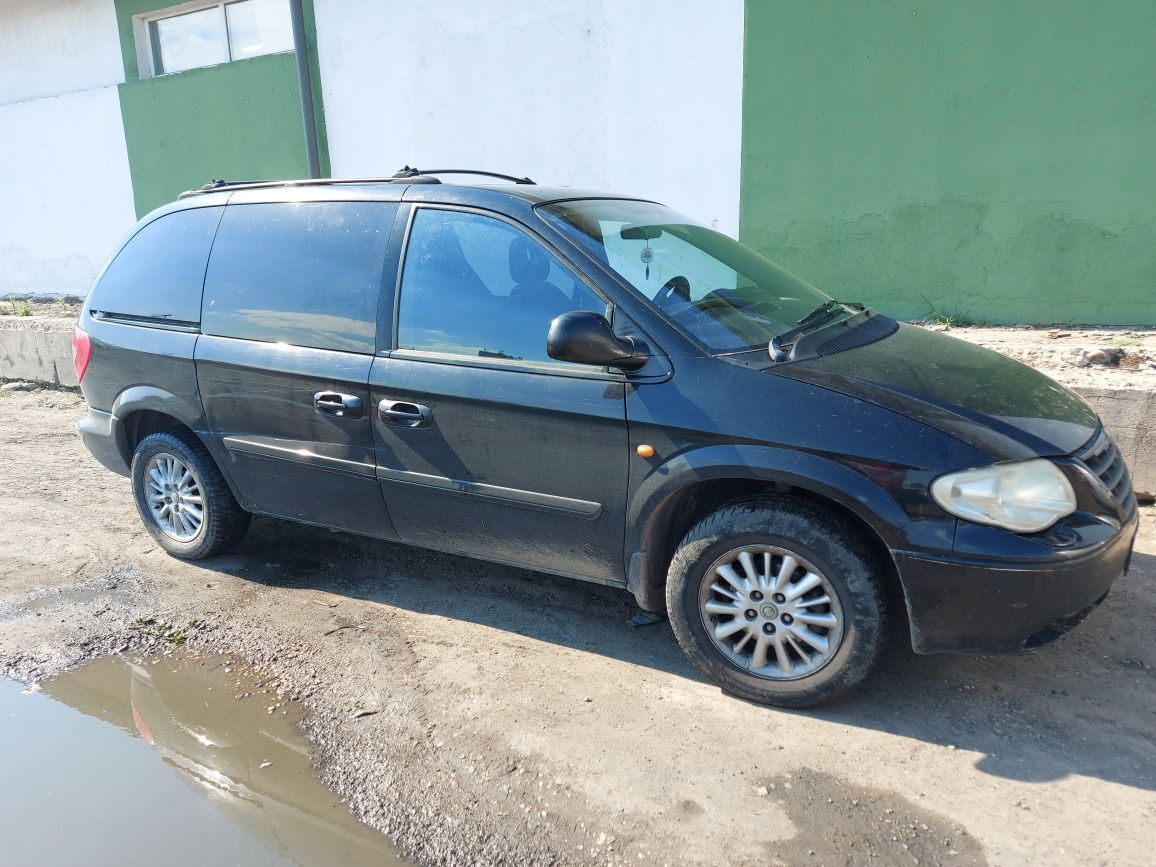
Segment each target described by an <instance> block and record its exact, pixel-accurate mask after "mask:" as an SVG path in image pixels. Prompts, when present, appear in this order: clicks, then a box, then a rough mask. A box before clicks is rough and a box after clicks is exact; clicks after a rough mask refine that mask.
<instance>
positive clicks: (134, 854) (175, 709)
mask: <svg viewBox="0 0 1156 867" xmlns="http://www.w3.org/2000/svg"><path fill="white" fill-rule="evenodd" d="M238 696H246V697H243V698H238ZM275 702H276V699H275V698H271V697H269V696H267V695H265V694H264V693H263V692H262V691H261V684H260V683H259V682H257V681H256V680H255V678H254V677H253V676H251V675H249V674H247V673H245V672H243V671H242V670H241V669H240V668H237V667H234V666H233V665H232V664H230V663H229V661H227V660H225V659H223V658H221V657H200V658H197V657H192V656H190V655H187V654H174V655H172V656H167V657H162V658H160V659H158V660H149V661H140V660H129V659H125V658H122V657H106V658H103V659H98V660H96V661H94V662H91V663H89V664H88V665H85V666H84V667H83V668H80V669H77V670H76V671H73V672H68V673H66V674H63V675H60V676H59V677H55V678H52V679H50V680H46V681H44V682H43V683H42V684H40V686H39V687H38V688H33V689H32V690H25V689H24V688H23V687H22V686H21V685H20V684H17V683H14V682H12V681H5V680H0V762H2V765H0V769H2V770H0V840H2V841H3V844H2V845H3V854H2V855H0V861H3V862H4V863H8V864H22V865H39V864H75V863H88V864H114V863H115V864H124V865H137V864H141V865H144V864H149V865H152V864H166V865H169V867H178V865H185V864H188V865H192V864H197V865H201V864H241V865H252V867H260V865H273V864H276V865H288V864H300V865H369V864H373V865H384V867H389V865H402V864H403V862H402V861H400V860H399V859H398V857H397V855H396V853H395V852H394V850H393V847H392V846H391V844H390V842H389V840H388V839H386V838H385V837H384V836H382V835H381V834H378V833H377V832H376V831H374V830H372V829H370V828H368V827H366V826H365V825H362V824H360V823H359V822H357V821H356V820H354V818H353V817H352V816H351V815H350V813H349V811H348V809H346V807H345V806H344V805H343V804H342V803H341V802H340V800H339V799H338V797H337V796H336V795H335V794H334V793H333V792H332V791H330V790H329V789H328V788H326V787H325V785H324V784H323V783H322V782H321V781H320V779H319V778H318V777H317V776H316V774H315V773H314V772H313V770H312V768H311V767H310V764H311V757H310V753H309V748H308V744H307V742H306V741H305V740H304V738H303V737H302V736H301V735H300V734H299V732H298V730H297V726H296V722H297V720H296V719H295V717H294V713H293V712H292V711H291V710H288V709H286V708H285V707H274V703H275ZM270 707H274V709H273V711H272V712H270V710H269V708H270Z"/></svg>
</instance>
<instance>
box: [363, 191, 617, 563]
mask: <svg viewBox="0 0 1156 867" xmlns="http://www.w3.org/2000/svg"><path fill="white" fill-rule="evenodd" d="M569 310H596V311H599V312H605V311H606V302H605V300H604V299H602V298H601V297H600V296H599V295H598V294H596V293H595V292H594V291H593V290H592V289H591V288H590V287H589V286H588V285H587V284H586V283H584V282H583V281H582V280H580V279H578V278H577V277H576V276H575V274H574V271H572V270H571V269H570V268H569V267H568V266H567V265H565V264H564V263H563V262H562V260H561V259H560V258H559V257H558V256H557V255H556V254H554V253H553V252H551V251H550V250H548V249H547V248H546V247H545V245H544V244H543V243H542V242H541V241H540V240H539V239H537V238H536V237H534V236H532V235H531V234H530V233H529V232H527V231H525V230H524V229H523V228H522V227H519V226H516V225H514V224H512V223H510V222H508V221H506V220H504V219H500V218H498V217H496V216H492V215H488V214H482V213H477V212H473V211H466V210H457V209H443V208H436V207H418V208H415V210H414V213H413V217H412V221H411V224H410V229H409V236H408V240H407V244H406V254H405V261H404V265H403V270H402V279H401V285H400V296H399V300H398V311H397V326H396V328H397V333H396V346H397V347H398V348H397V349H396V350H394V351H393V352H391V353H390V354H389V356H388V357H378V358H377V359H375V361H374V363H373V368H372V371H371V373H370V380H369V390H370V400H371V403H372V406H373V411H374V413H373V425H374V434H375V441H376V447H377V464H378V466H377V472H378V476H379V479H380V482H381V486H382V490H383V492H384V494H385V500H386V503H387V505H388V509H389V513H390V517H391V518H392V520H393V524H394V527H395V528H396V530H397V533H398V536H399V537H400V538H401V539H403V540H405V541H408V542H413V543H416V544H420V545H425V546H429V547H434V548H439V549H442V550H448V551H455V552H461V553H465V554H471V555H474V556H479V557H483V558H486V559H491V560H498V561H503V562H509V563H516V564H521V565H525V566H530V567H537V568H541V569H544V570H548V571H551V572H558V573H564V574H572V575H576V576H580V577H584V578H590V579H594V580H598V581H604V582H608V583H622V582H623V580H624V578H623V553H622V546H623V528H624V520H625V518H624V514H625V504H626V481H627V447H628V442H627V430H626V409H625V386H624V384H623V380H622V377H621V376H620V375H617V374H614V373H610V372H607V371H606V370H604V369H601V368H596V367H587V366H583V365H573V364H564V363H561V362H556V361H553V360H551V359H550V358H548V357H547V355H546V334H547V331H548V329H549V325H550V321H551V320H552V319H553V318H554V317H556V316H558V315H559V314H561V313H564V312H566V311H569Z"/></svg>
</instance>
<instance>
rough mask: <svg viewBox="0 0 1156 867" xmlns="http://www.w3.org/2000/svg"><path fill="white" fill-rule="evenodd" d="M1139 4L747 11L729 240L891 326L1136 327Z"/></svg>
mask: <svg viewBox="0 0 1156 867" xmlns="http://www.w3.org/2000/svg"><path fill="white" fill-rule="evenodd" d="M1154 46H1156V2H1153V0H1112V2H1100V0H1016V2H1009V0H954V2H945V0H939V2H930V0H907V2H892V0H854V2H850V0H810V2H807V3H799V2H795V0H747V4H746V34H745V52H744V53H745V69H744V88H743V146H742V196H741V207H740V219H741V235H742V237H743V240H745V241H746V242H747V243H749V244H751V245H752V246H754V247H755V248H757V249H759V250H760V251H762V252H764V253H766V254H767V255H769V256H770V257H771V258H773V259H775V260H776V261H778V262H780V263H781V264H783V265H784V266H785V267H787V268H789V269H791V270H792V271H795V272H796V273H798V274H800V275H802V276H805V277H806V278H807V279H809V280H810V281H811V282H813V283H814V284H815V285H817V286H819V287H820V288H822V289H824V290H826V291H828V292H830V293H832V294H834V295H836V297H839V298H843V299H849V300H864V301H866V302H868V303H870V304H872V305H875V306H878V307H879V308H880V309H882V310H884V311H886V312H888V313H891V314H892V315H896V316H902V317H905V318H914V317H919V316H926V315H928V314H929V313H932V312H942V313H947V314H953V315H962V316H965V317H969V318H971V319H975V320H979V321H988V322H1038V323H1052V322H1065V323H1075V322H1084V323H1100V324H1149V325H1150V324H1153V323H1156V60H1154V58H1156V47H1154Z"/></svg>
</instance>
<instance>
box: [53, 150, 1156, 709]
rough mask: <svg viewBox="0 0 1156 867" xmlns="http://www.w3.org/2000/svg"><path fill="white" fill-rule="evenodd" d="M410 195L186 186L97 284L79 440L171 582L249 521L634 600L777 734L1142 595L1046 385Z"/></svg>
mask: <svg viewBox="0 0 1156 867" xmlns="http://www.w3.org/2000/svg"><path fill="white" fill-rule="evenodd" d="M399 174H400V175H401V176H400V177H394V178H385V179H359V180H341V181H339V180H324V181H288V182H276V183H244V184H225V183H222V182H217V183H214V184H210V185H207V186H206V188H204V189H202V190H199V191H195V192H191V193H187V194H184V195H183V196H182V197H181V198H180V199H179V200H178V201H177V202H175V203H173V204H171V205H168V206H166V207H163V208H160V209H159V210H157V211H154V212H153V213H151V214H149V215H148V216H147V217H145V218H144V219H143V220H141V222H140V223H139V224H138V225H137V227H136V228H135V229H134V230H133V231H132V232H131V233H130V234H129V236H128V237H127V238H126V240H125V241H124V242H123V243H122V245H121V246H120V248H119V249H118V250H117V251H116V253H115V254H114V255H113V256H112V258H111V259H110V260H109V262H108V264H107V265H105V267H104V269H103V271H102V272H101V273H100V275H99V276H98V277H97V279H96V282H95V285H94V286H93V289H92V291H91V292H90V293H89V296H88V299H87V301H86V303H85V305H84V310H83V312H82V313H81V316H80V321H79V323H78V325H77V329H76V335H75V351H76V367H77V376H78V378H79V379H80V381H81V388H82V390H83V392H84V396H85V399H86V400H87V402H88V405H89V407H90V409H89V412H88V415H87V416H86V417H85V418H84V419H82V420H81V421H80V423H79V428H80V432H81V435H82V436H83V438H84V441H85V443H86V445H87V446H88V448H89V449H90V450H91V452H92V453H93V454H94V455H95V456H96V458H97V459H98V460H99V461H100V462H101V463H103V464H104V465H105V466H107V467H108V468H110V469H112V470H114V471H116V472H119V473H122V474H126V475H131V477H132V483H133V490H134V492H135V496H136V503H137V507H138V509H139V511H140V514H141V518H142V519H143V521H144V523H145V526H147V527H148V529H149V531H150V533H151V534H152V536H153V537H154V538H155V539H156V540H157V542H158V543H159V544H160V545H161V546H162V547H163V548H165V549H166V550H167V551H169V552H170V553H172V554H173V555H174V556H177V557H183V558H188V559H197V558H203V557H210V556H212V555H214V554H216V553H218V552H220V551H222V550H224V549H225V548H227V547H228V546H230V545H233V544H234V543H236V542H237V541H238V540H239V539H240V538H241V536H242V535H243V534H244V532H245V531H246V529H247V527H248V524H249V518H250V515H251V514H262V515H272V516H276V517H279V518H287V519H290V520H295V521H301V522H303V523H308V524H315V525H318V526H323V527H330V528H334V529H340V530H347V531H350V532H354V533H361V534H365V535H368V536H374V537H378V538H381V539H390V540H396V541H400V542H405V543H409V544H413V545H420V546H424V547H427V548H436V549H439V550H442V551H450V552H454V553H458V554H464V555H468V556H471V557H480V558H484V559H487V560H493V561H497V562H501V563H509V564H512V565H516V566H522V567H526V568H529V569H535V570H540V571H543V572H550V573H554V574H558V575H567V576H572V577H574V578H581V579H583V580H586V581H595V582H599V583H602V584H609V585H613V586H617V587H623V588H626V589H628V590H629V591H630V592H631V593H632V594H633V595H634V597H635V599H636V600H637V601H638V604H639V605H640V606H641V607H642V608H644V609H646V610H649V611H660V610H662V609H665V610H666V612H667V614H668V617H669V619H670V622H671V624H672V626H673V628H674V632H675V635H676V637H677V639H678V641H679V643H680V644H681V646H682V647H683V649H684V650H685V651H686V653H687V654H688V656H689V657H690V659H691V661H692V662H693V663H694V665H695V666H696V667H697V668H698V669H699V670H700V671H701V672H702V673H703V674H705V675H706V676H707V677H709V678H711V679H712V680H714V681H715V682H716V683H718V684H719V685H721V686H722V687H723V689H724V690H726V691H727V692H729V693H732V694H734V695H737V696H741V697H743V698H746V699H750V700H754V701H759V702H765V703H769V704H777V705H784V706H794V707H799V706H807V705H813V704H816V703H818V702H821V701H824V700H827V699H830V698H832V697H833V696H835V695H837V694H839V693H841V692H843V691H844V690H846V689H848V688H849V687H851V686H852V685H854V684H856V683H857V682H859V681H860V680H862V679H863V677H864V676H865V675H866V674H867V673H868V672H869V671H870V669H871V668H872V666H873V665H874V664H875V662H876V661H877V659H878V658H879V655H880V650H881V648H882V646H883V644H884V640H885V636H886V633H887V630H888V627H889V625H891V624H899V625H900V626H902V625H903V624H904V623H906V624H907V627H908V628H909V631H910V638H911V643H912V646H913V647H914V649H915V650H916V651H917V652H919V653H939V652H945V651H956V652H975V653H998V652H1009V651H1016V650H1021V649H1025V648H1034V647H1039V646H1041V645H1044V644H1046V643H1048V642H1050V641H1052V640H1053V639H1055V638H1057V637H1058V636H1060V635H1062V634H1063V633H1064V632H1066V631H1067V630H1068V629H1071V628H1072V627H1073V626H1075V625H1076V624H1077V623H1079V622H1080V621H1081V620H1082V619H1083V618H1084V617H1085V616H1087V614H1088V613H1089V612H1090V611H1092V609H1094V608H1095V607H1096V606H1097V605H1098V604H1099V603H1100V602H1101V600H1103V598H1104V596H1105V595H1106V594H1107V592H1108V589H1109V587H1110V586H1111V585H1112V582H1113V581H1114V580H1115V579H1116V577H1117V576H1119V575H1120V574H1121V573H1122V572H1124V571H1126V570H1127V566H1128V561H1129V557H1130V552H1131V548H1132V542H1133V539H1134V537H1135V534H1136V527H1137V522H1138V518H1137V509H1136V501H1135V497H1134V496H1133V494H1132V491H1131V486H1130V482H1129V478H1128V471H1127V469H1126V468H1125V466H1124V462H1123V460H1122V459H1121V457H1120V455H1119V454H1118V452H1117V450H1116V448H1115V446H1114V445H1113V444H1112V441H1111V439H1110V438H1109V437H1108V434H1107V433H1106V432H1105V431H1104V429H1103V427H1102V426H1101V424H1100V422H1099V420H1098V419H1097V417H1096V415H1095V413H1094V412H1093V411H1092V410H1091V409H1090V408H1089V407H1088V406H1087V404H1085V403H1084V402H1083V401H1082V400H1081V399H1080V398H1079V397H1077V396H1076V395H1074V394H1072V393H1071V392H1070V391H1068V390H1066V389H1064V388H1062V387H1061V386H1059V385H1057V384H1056V383H1054V382H1052V381H1051V380H1050V379H1048V378H1047V377H1045V376H1043V375H1042V374H1040V373H1037V372H1036V371H1034V370H1032V369H1030V368H1028V367H1025V366H1023V365H1020V364H1018V363H1016V362H1014V361H1010V360H1008V359H1006V358H1004V357H1003V356H1000V355H998V354H996V353H994V352H990V351H988V350H985V349H981V348H978V347H975V346H972V345H969V344H967V343H964V342H961V341H958V340H955V339H953V338H951V337H947V336H945V335H943V334H938V333H933V332H931V331H927V330H924V329H921V328H918V327H913V326H908V325H901V324H899V323H897V322H895V321H894V320H892V319H889V318H887V317H886V316H885V315H883V314H881V313H878V312H876V311H874V310H871V309H869V308H866V307H864V306H863V305H861V304H858V303H853V302H844V301H836V300H834V299H832V298H829V297H827V296H826V295H824V294H823V293H821V292H819V291H818V290H817V289H815V288H814V287H812V286H810V285H809V284H808V283H806V282H805V281H803V280H801V279H799V278H798V277H795V276H794V275H792V274H790V273H788V272H787V271H785V270H783V269H782V268H780V267H778V266H776V265H774V264H773V263H772V262H770V261H768V260H767V259H765V258H763V257H762V256H760V255H758V254H757V253H755V252H754V251H752V250H750V249H748V248H747V247H744V246H743V245H742V244H740V243H738V242H737V241H734V240H732V239H731V238H729V237H726V236H724V235H721V234H719V233H718V232H715V231H712V230H711V229H708V228H705V227H703V226H700V225H698V224H696V223H695V222H694V221H692V220H689V219H687V218H686V217H683V216H681V215H680V214H677V213H675V212H673V211H671V210H669V209H668V208H666V207H663V206H662V205H659V204H656V203H654V202H650V201H645V200H641V199H634V198H627V197H623V196H615V195H606V194H602V193H587V192H579V191H576V190H572V189H564V188H549V187H542V186H537V185H534V184H533V183H532V182H529V181H528V179H517V181H518V182H517V183H510V184H488V185H486V184H478V185H470V184H450V183H444V184H443V183H440V182H439V181H438V179H437V177H435V176H434V175H435V174H440V175H445V174H449V172H438V173H427V174H421V173H418V172H416V171H414V170H410V171H406V172H402V173H399ZM510 180H515V179H510Z"/></svg>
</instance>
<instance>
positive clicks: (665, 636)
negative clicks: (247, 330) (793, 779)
mask: <svg viewBox="0 0 1156 867" xmlns="http://www.w3.org/2000/svg"><path fill="white" fill-rule="evenodd" d="M203 565H205V566H206V567H207V568H209V569H213V570H216V571H221V572H226V573H228V574H232V575H235V576H237V577H241V578H244V579H246V580H250V581H253V582H256V583H260V584H264V585H267V586H270V587H291V588H296V589H302V588H308V589H315V590H318V591H323V592H327V593H334V594H340V595H343V596H347V597H350V598H355V599H360V600H365V601H369V602H373V603H377V604H381V605H386V606H392V607H396V608H401V609H404V610H407V611H412V612H415V613H419V614H429V615H436V616H439V617H448V618H453V619H457V620H462V621H467V622H471V623H476V624H480V625H484V626H487V627H491V628H494V629H499V630H503V631H505V632H509V633H513V634H517V635H521V636H524V637H527V638H532V639H536V640H539V641H545V642H550V643H554V644H558V645H563V646H566V647H570V648H575V649H579V650H584V651H588V652H590V653H595V654H600V655H603V656H607V657H611V658H614V659H618V660H621V661H623V662H628V663H631V664H634V665H639V666H645V667H648V668H652V669H657V670H660V671H663V672H667V673H669V674H672V675H675V676H677V677H681V678H686V679H688V680H694V681H698V682H704V679H703V678H702V677H701V676H700V675H699V674H698V673H697V672H696V671H695V670H694V669H693V668H692V667H691V666H690V664H689V662H688V661H687V660H686V658H685V656H684V655H683V654H682V651H681V650H680V649H679V647H678V645H677V644H676V642H675V640H674V637H673V635H672V633H671V631H670V629H669V626H668V625H667V624H666V623H665V620H663V621H660V622H658V623H656V624H654V625H650V626H643V627H639V628H635V627H632V626H631V625H630V624H629V622H628V621H629V620H630V619H631V618H632V617H633V616H634V615H635V614H638V613H639V609H638V608H637V607H636V606H635V604H634V601H633V598H632V597H631V596H630V595H629V594H627V593H626V592H625V591H624V590H620V589H617V588H612V587H603V586H599V585H596V584H589V583H586V582H581V581H573V580H569V579H566V578H558V577H554V576H550V575H545V574H542V573H537V572H532V571H528V570H523V569H517V568H513V567H508V566H502V565H499V564H493V563H486V562H483V561H479V560H473V559H470V558H466V557H459V556H455V555H451V554H443V553H439V552H433V551H427V550H423V549H420V548H413V547H410V546H406V545H399V544H393V543H389V542H384V541H377V540H372V539H364V538H359V537H355V536H350V535H346V534H341V533H334V532H330V531H327V530H323V529H317V528H312V527H306V526H303V525H299V524H291V523H288V522H281V521H275V520H271V519H257V520H255V521H254V523H253V529H252V530H251V531H250V533H249V535H248V537H247V538H246V540H245V542H244V543H243V544H242V545H241V546H240V547H239V548H238V549H237V551H236V552H234V553H231V554H229V555H225V556H222V557H218V558H215V559H214V560H211V561H208V562H207V563H205V564H203ZM1154 620H1156V557H1153V556H1152V555H1148V554H1142V553H1137V554H1136V555H1135V557H1134V559H1133V565H1132V570H1131V572H1130V574H1129V576H1127V577H1126V578H1124V579H1122V580H1121V581H1120V582H1119V583H1118V584H1117V585H1116V587H1115V588H1114V590H1113V592H1112V594H1111V595H1110V596H1109V598H1108V600H1107V601H1106V602H1105V603H1104V605H1103V606H1102V607H1101V608H1100V610H1098V611H1096V612H1095V613H1093V615H1092V616H1091V617H1090V618H1089V619H1088V621H1087V622H1086V623H1084V624H1083V625H1082V626H1081V627H1080V629H1078V630H1076V631H1075V632H1074V633H1072V634H1071V635H1069V636H1067V637H1066V638H1065V639H1064V640H1062V641H1061V642H1059V643H1058V644H1055V645H1053V646H1051V647H1048V648H1045V649H1043V650H1040V651H1037V652H1035V653H1031V654H1020V655H1013V656H1000V657H972V656H918V655H916V654H914V653H913V652H912V651H911V649H910V644H909V643H908V641H907V635H906V629H905V628H897V629H896V630H895V634H894V635H893V636H892V640H891V641H890V643H889V646H888V648H887V651H886V653H885V655H884V658H883V661H882V664H881V665H880V667H879V670H878V671H876V672H875V673H874V674H873V675H872V676H871V678H869V679H868V681H867V682H865V683H864V684H863V686H862V687H861V688H860V689H859V690H858V691H857V692H855V693H853V694H851V695H850V696H847V697H845V698H843V699H841V700H839V701H837V702H835V703H833V704H831V705H827V706H824V707H821V708H817V709H813V710H808V711H801V712H799V711H784V710H780V709H773V708H760V710H761V711H765V712H766V713H767V714H780V713H798V714H802V715H805V716H807V717H810V718H815V719H822V720H827V721H830V722H834V723H839V724H842V725H848V726H856V727H860V728H866V729H873V730H876V731H881V732H887V733H889V734H894V735H897V736H900V737H904V738H911V739H915V740H918V741H922V742H925V743H932V744H938V745H942V746H945V747H951V748H955V749H959V750H966V751H971V752H975V753H979V754H981V758H980V759H979V760H978V761H977V764H976V766H977V768H978V769H979V770H981V771H983V772H985V773H988V774H991V775H993V776H995V777H1000V778H1006V779H1013V780H1020V781H1032V782H1043V781H1048V780H1057V779H1062V778H1064V777H1067V776H1069V775H1073V774H1078V775H1083V776H1088V777H1095V778H1099V779H1103V780H1107V781H1111V782H1116V783H1120V784H1123V785H1128V786H1132V787H1135V788H1140V789H1146V790H1156V739H1154V736H1153V731H1154V730H1156V671H1154V669H1153V660H1154V659H1156V654H1154V653H1153V650H1154V647H1156V641H1154V638H1153V635H1154V632H1153V630H1152V628H1151V624H1152V623H1153V622H1154ZM735 700H737V699H735Z"/></svg>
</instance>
